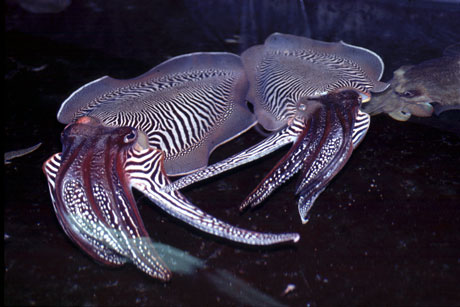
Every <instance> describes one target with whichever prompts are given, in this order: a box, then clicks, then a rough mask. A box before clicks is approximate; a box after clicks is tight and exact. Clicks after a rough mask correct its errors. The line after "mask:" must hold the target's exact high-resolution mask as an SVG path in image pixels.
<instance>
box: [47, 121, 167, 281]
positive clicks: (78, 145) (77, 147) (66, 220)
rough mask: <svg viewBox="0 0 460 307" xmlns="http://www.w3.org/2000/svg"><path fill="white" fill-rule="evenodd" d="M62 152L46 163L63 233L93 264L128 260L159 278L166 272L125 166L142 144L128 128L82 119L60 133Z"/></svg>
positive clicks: (115, 263)
mask: <svg viewBox="0 0 460 307" xmlns="http://www.w3.org/2000/svg"><path fill="white" fill-rule="evenodd" d="M62 143H63V151H62V153H61V154H55V155H54V156H52V157H51V158H50V159H49V160H48V161H46V162H45V164H44V166H43V170H44V172H45V174H46V176H47V179H48V185H49V188H50V193H51V198H52V201H53V205H54V209H55V212H56V215H57V217H58V220H59V223H60V224H61V226H62V228H63V229H64V231H65V232H66V234H67V235H68V236H69V237H70V238H71V239H72V240H73V241H74V242H75V243H76V244H77V245H78V246H79V247H80V248H81V249H82V250H83V251H85V252H86V253H87V254H89V255H90V256H91V257H92V258H94V259H95V260H97V261H99V262H101V263H103V264H107V265H115V266H119V265H122V264H123V263H125V262H126V261H127V260H130V261H132V262H133V263H134V264H135V265H136V266H137V267H138V268H139V269H140V270H142V271H143V272H145V273H147V274H148V275H150V276H152V277H154V278H158V279H161V280H164V281H166V280H169V279H170V277H171V273H170V271H169V270H168V269H167V268H166V266H165V265H164V264H163V262H162V261H161V259H159V257H158V256H157V255H156V252H155V250H154V248H153V245H152V242H151V241H150V239H149V235H148V233H147V230H146V229H145V226H144V224H143V222H142V219H141V217H140V214H139V211H138V209H137V206H136V202H135V200H134V197H133V195H132V193H131V186H130V183H129V178H128V176H126V174H125V171H124V168H125V163H126V160H127V157H128V155H129V151H130V150H134V149H135V147H139V146H145V144H143V143H142V142H138V132H137V131H136V130H135V129H133V128H129V127H121V128H108V127H104V126H102V125H101V124H100V122H99V121H97V120H95V119H93V118H89V117H82V118H80V119H79V120H78V121H77V122H76V123H75V124H71V125H68V126H67V127H66V129H65V130H64V132H63V133H62Z"/></svg>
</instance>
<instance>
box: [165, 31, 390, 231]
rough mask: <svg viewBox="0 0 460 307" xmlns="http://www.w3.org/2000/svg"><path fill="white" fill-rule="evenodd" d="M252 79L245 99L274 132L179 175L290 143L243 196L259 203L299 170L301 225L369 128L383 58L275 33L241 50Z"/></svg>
mask: <svg viewBox="0 0 460 307" xmlns="http://www.w3.org/2000/svg"><path fill="white" fill-rule="evenodd" d="M241 58H242V60H243V64H244V69H245V71H246V73H247V75H248V79H249V91H248V94H247V100H248V101H249V102H251V103H252V104H253V107H254V113H255V115H256V117H257V121H258V123H259V124H260V125H261V126H262V127H263V128H264V129H266V130H269V131H273V132H274V133H273V134H272V135H271V136H269V137H268V138H266V139H265V140H263V141H262V142H260V143H259V144H256V145H254V146H253V147H251V148H249V149H247V150H244V151H242V152H241V153H239V154H236V155H234V156H232V157H229V158H228V159H225V160H223V161H221V162H218V163H216V164H214V165H211V166H209V167H207V168H205V169H203V170H200V171H197V172H195V173H192V174H190V175H188V176H185V177H182V178H181V179H179V180H177V181H175V182H174V183H173V184H172V185H171V186H170V187H169V188H170V189H179V188H182V187H184V186H186V185H188V184H191V183H193V182H196V181H198V180H202V179H203V178H208V177H211V176H214V175H216V174H219V173H221V172H223V171H226V170H228V169H231V168H234V167H236V166H239V165H242V164H245V163H248V162H250V161H254V160H256V159H259V158H260V157H263V156H265V155H267V154H269V153H271V152H273V151H275V150H277V149H278V148H280V147H282V146H284V145H287V144H291V148H290V150H289V151H288V152H287V154H286V155H285V156H284V157H283V158H282V159H281V160H280V161H279V162H278V163H277V164H276V166H275V167H274V168H273V169H272V170H271V171H270V172H269V173H268V174H267V175H266V177H265V178H264V179H263V180H262V182H261V183H260V184H259V185H258V186H257V187H256V188H255V189H254V190H253V192H252V193H251V194H250V195H249V196H248V197H247V198H246V199H245V200H244V201H243V203H242V205H241V206H240V209H241V210H242V209H244V208H246V207H248V206H252V207H254V206H256V205H257V204H259V203H261V202H262V201H263V200H264V199H265V198H267V197H268V196H269V195H270V193H272V192H273V191H274V190H275V189H276V188H277V187H279V186H280V185H281V184H283V183H284V182H286V181H287V180H288V179H289V178H291V177H292V176H293V175H294V174H296V173H297V172H300V173H301V175H300V177H299V181H298V184H297V191H296V194H298V195H299V201H298V210H299V214H300V217H301V220H302V222H303V223H306V222H307V221H308V212H309V210H310V209H311V207H312V205H313V203H314V201H315V200H316V198H317V197H318V196H319V194H320V193H321V192H322V191H323V190H324V189H325V188H326V186H327V184H328V183H329V182H330V180H331V179H332V178H333V177H334V176H335V175H336V174H337V173H338V172H339V171H340V169H341V168H342V167H343V166H344V165H345V163H346V162H347V160H348V159H349V157H350V155H351V153H352V151H353V149H354V148H356V146H358V144H359V143H360V141H361V140H362V139H363V137H364V135H365V134H366V132H367V129H368V127H369V123H370V118H369V115H368V114H366V113H364V112H362V111H360V110H359V107H360V106H361V103H362V102H363V101H367V100H369V99H370V96H371V94H370V93H371V92H381V91H383V90H385V89H386V88H387V87H388V84H386V83H383V82H380V81H379V79H380V78H381V76H382V73H383V62H382V60H381V58H380V57H379V56H378V55H377V54H375V53H374V52H372V51H370V50H367V49H365V48H362V47H357V46H353V45H349V44H346V43H343V42H339V43H327V42H321V41H316V40H312V39H308V38H305V37H298V36H294V35H287V34H280V33H274V34H272V35H270V36H269V37H268V38H267V39H266V41H265V44H264V45H257V46H254V47H251V48H249V49H248V50H246V51H244V52H243V53H242V55H241Z"/></svg>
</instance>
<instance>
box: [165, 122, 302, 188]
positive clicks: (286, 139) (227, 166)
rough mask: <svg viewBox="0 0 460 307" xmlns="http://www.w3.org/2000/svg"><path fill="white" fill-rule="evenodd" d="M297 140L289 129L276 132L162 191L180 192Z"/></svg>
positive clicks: (178, 180) (293, 132)
mask: <svg viewBox="0 0 460 307" xmlns="http://www.w3.org/2000/svg"><path fill="white" fill-rule="evenodd" d="M296 138H297V131H294V130H293V129H290V128H289V127H288V128H286V129H283V130H281V131H278V132H277V133H275V134H273V135H271V136H269V137H268V138H266V139H265V140H263V141H262V142H260V143H258V144H256V145H254V146H252V147H250V148H248V149H246V150H244V151H242V152H240V153H238V154H235V155H233V156H231V157H229V158H227V159H225V160H222V161H220V162H217V163H215V164H213V165H210V166H208V167H206V168H203V169H201V170H198V171H196V172H194V173H192V174H190V175H187V176H184V177H181V178H179V179H177V180H176V181H174V182H172V183H171V184H169V185H167V186H166V187H165V188H164V190H165V191H166V192H171V191H174V190H180V189H182V188H184V187H186V186H188V185H191V184H193V183H196V182H199V181H202V180H205V179H207V178H210V177H213V176H216V175H218V174H221V173H223V172H226V171H228V170H231V169H233V168H236V167H239V166H241V165H244V164H247V163H250V162H252V161H255V160H257V159H259V158H261V157H264V156H266V155H268V154H270V153H272V152H274V151H276V150H278V149H279V148H281V147H283V146H285V145H287V144H289V143H292V142H294V141H295V139H296Z"/></svg>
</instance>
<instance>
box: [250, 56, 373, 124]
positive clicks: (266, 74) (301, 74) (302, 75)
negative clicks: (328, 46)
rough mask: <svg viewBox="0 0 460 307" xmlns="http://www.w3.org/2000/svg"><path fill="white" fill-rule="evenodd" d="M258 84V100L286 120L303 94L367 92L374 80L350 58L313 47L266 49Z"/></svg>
mask: <svg viewBox="0 0 460 307" xmlns="http://www.w3.org/2000/svg"><path fill="white" fill-rule="evenodd" d="M308 72H311V74H308ZM255 86H256V88H257V94H258V96H259V98H258V100H257V101H258V103H260V105H261V106H262V107H263V108H264V109H265V110H266V111H268V112H270V113H271V114H272V115H273V117H274V118H275V119H276V120H277V121H285V120H286V119H288V118H290V117H292V116H293V114H294V113H295V106H296V102H297V101H299V99H300V98H301V97H307V96H318V95H321V94H324V93H329V92H331V91H333V90H334V89H338V88H355V89H358V90H360V91H362V92H365V93H368V92H369V91H370V89H372V87H373V83H372V81H371V80H370V79H369V77H368V76H367V75H366V73H365V72H364V71H363V70H362V69H361V68H360V67H359V66H358V65H357V64H356V63H354V62H352V61H351V60H349V59H345V58H341V57H338V56H336V55H333V54H325V53H317V52H315V51H314V50H294V51H274V52H266V53H265V54H264V55H263V58H262V60H261V62H260V63H259V65H258V72H257V74H256V85H255Z"/></svg>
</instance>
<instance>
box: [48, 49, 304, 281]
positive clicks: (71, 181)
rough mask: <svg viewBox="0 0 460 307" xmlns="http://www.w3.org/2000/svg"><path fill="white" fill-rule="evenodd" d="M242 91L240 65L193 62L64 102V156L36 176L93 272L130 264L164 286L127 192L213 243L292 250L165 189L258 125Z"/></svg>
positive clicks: (191, 58) (211, 57) (202, 58)
mask: <svg viewBox="0 0 460 307" xmlns="http://www.w3.org/2000/svg"><path fill="white" fill-rule="evenodd" d="M247 89H248V81H247V78H246V73H245V71H244V68H243V64H242V63H241V60H240V58H239V57H238V56H236V55H233V54H229V53H195V54H188V55H183V56H179V57H175V58H172V59H170V60H168V61H166V62H164V63H162V64H160V65H158V66H156V67H155V68H153V69H151V70H150V71H148V72H147V73H145V74H143V75H141V76H139V77H137V78H133V79H129V80H117V79H113V78H110V77H107V76H105V77H102V78H100V79H97V80H95V81H93V82H90V83H88V84H86V85H84V86H82V87H81V88H80V89H78V90H77V91H75V92H74V93H73V94H71V95H70V97H69V98H67V99H66V100H65V101H64V102H63V104H62V105H61V108H60V109H59V112H58V115H57V117H58V120H59V121H60V122H62V123H66V124H68V125H67V127H66V128H65V129H64V131H63V133H62V137H61V141H62V144H63V150H62V153H58V154H55V155H53V156H52V157H51V158H50V159H49V160H48V161H47V162H45V164H44V167H43V169H44V172H45V174H46V176H47V179H48V184H49V188H50V192H51V198H52V201H53V205H54V209H55V211H56V214H57V217H58V220H59V222H60V224H61V226H62V227H63V229H64V231H65V232H66V234H67V235H68V236H69V237H70V238H71V239H72V240H73V241H74V242H75V243H76V244H77V245H78V246H80V247H81V249H82V250H83V251H85V252H86V253H88V254H89V255H90V256H92V257H93V258H94V259H96V260H97V261H99V262H102V263H104V264H108V265H115V266H117V265H122V264H123V263H125V262H126V261H128V260H130V261H132V262H133V263H134V264H135V265H136V266H137V267H138V268H139V269H140V270H142V271H144V272H145V273H147V274H148V275H150V276H152V277H154V278H158V279H161V280H168V279H170V278H171V273H170V271H169V270H168V268H167V267H166V266H165V265H164V264H163V262H162V260H161V259H160V258H159V257H158V256H157V255H156V253H155V251H154V248H153V245H152V242H151V241H150V238H149V236H148V233H147V231H146V229H145V227H144V224H143V221H142V218H141V217H140V214H139V211H138V209H137V206H136V201H135V199H134V197H133V195H132V192H131V188H135V189H137V190H139V191H141V192H142V193H144V194H145V195H146V196H148V197H149V198H150V199H151V200H152V201H153V202H154V203H155V204H156V205H158V206H159V207H160V208H162V209H163V210H165V211H166V212H168V213H169V214H171V215H172V216H174V217H176V218H178V219H180V220H182V221H184V222H186V223H188V224H190V225H191V226H193V227H195V228H197V229H199V230H202V231H204V232H207V233H210V234H212V235H215V236H219V237H223V238H226V239H229V240H232V241H236V242H240V243H244V244H252V245H270V244H276V243H282V242H288V241H291V242H297V241H298V240H299V235H298V234H296V233H281V234H271V233H261V232H256V231H250V230H245V229H242V228H238V227H234V226H231V225H229V224H227V223H225V222H222V221H220V220H218V219H216V218H215V217H213V216H211V215H209V214H207V213H205V212H203V211H202V210H200V209H199V208H197V207H196V206H194V205H193V204H192V203H190V202H189V201H188V200H187V199H186V198H185V197H184V196H183V195H182V194H181V193H180V192H179V191H175V190H167V189H166V187H167V186H169V185H170V184H171V182H170V179H169V176H173V175H178V174H187V173H189V172H192V171H194V170H196V169H199V168H202V167H205V166H206V165H207V161H208V157H209V155H210V154H211V152H212V151H213V150H214V149H215V148H216V147H217V146H219V145H220V144H222V143H224V142H226V141H228V140H230V139H232V138H234V137H236V136H238V135H239V134H241V133H243V132H244V131H246V130H247V129H249V128H251V127H252V126H254V125H255V124H256V120H255V117H254V115H253V114H252V113H251V112H250V111H249V110H248V109H247V108H246V101H245V98H246V93H247Z"/></svg>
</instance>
